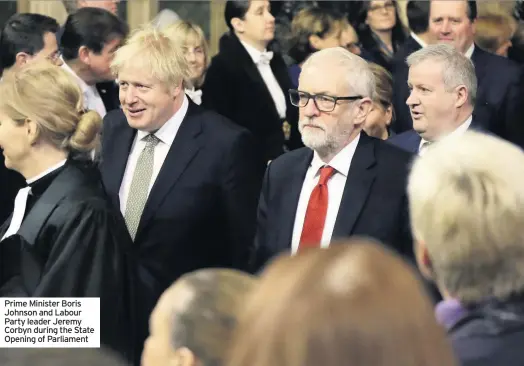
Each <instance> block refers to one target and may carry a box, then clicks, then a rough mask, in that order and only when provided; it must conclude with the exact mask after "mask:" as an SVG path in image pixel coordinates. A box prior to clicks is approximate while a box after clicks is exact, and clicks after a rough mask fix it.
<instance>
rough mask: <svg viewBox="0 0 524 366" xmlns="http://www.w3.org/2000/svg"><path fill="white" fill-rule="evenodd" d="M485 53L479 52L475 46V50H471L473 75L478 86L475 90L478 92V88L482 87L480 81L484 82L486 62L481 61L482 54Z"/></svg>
mask: <svg viewBox="0 0 524 366" xmlns="http://www.w3.org/2000/svg"><path fill="white" fill-rule="evenodd" d="M484 52H485V51H483V50H481V49H480V48H479V46H477V45H475V49H474V50H473V54H472V55H471V61H472V62H473V64H474V65H475V74H476V76H477V81H478V86H477V89H478V90H480V89H481V88H480V86H481V85H482V81H483V80H484V74H485V73H486V68H485V66H486V62H484V60H483V58H484V57H483V56H484V55H483V53H484Z"/></svg>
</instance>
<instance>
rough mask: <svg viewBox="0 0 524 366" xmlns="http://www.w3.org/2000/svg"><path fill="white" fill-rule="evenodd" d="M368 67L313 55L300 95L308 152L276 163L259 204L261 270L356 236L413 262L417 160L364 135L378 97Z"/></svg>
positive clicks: (294, 97) (352, 58) (337, 52)
mask: <svg viewBox="0 0 524 366" xmlns="http://www.w3.org/2000/svg"><path fill="white" fill-rule="evenodd" d="M374 85H375V82H374V78H373V74H372V72H371V70H370V68H369V67H368V65H367V63H366V61H364V60H363V59H362V58H360V57H359V56H357V55H354V54H352V53H351V52H349V51H347V50H345V49H343V48H330V49H324V50H322V51H319V52H316V53H315V54H313V55H312V56H311V57H310V58H309V59H308V60H307V61H306V62H305V63H304V65H303V67H302V72H301V74H300V79H299V88H298V90H290V92H289V93H290V98H291V102H292V104H293V105H294V106H296V107H298V108H299V116H300V123H299V130H300V133H301V135H302V141H303V142H304V145H305V146H306V147H305V148H302V149H298V150H295V151H292V152H290V153H287V154H284V155H282V156H280V157H279V158H277V159H275V160H273V161H272V162H271V163H270V164H269V166H268V168H267V171H266V175H265V178H264V184H263V188H262V194H261V197H260V202H259V208H258V210H259V212H258V230H257V238H256V253H255V262H254V267H255V268H254V270H258V269H260V268H261V267H263V266H264V265H265V264H266V263H267V261H268V260H270V259H271V258H272V257H273V256H275V255H277V254H280V253H281V252H289V253H290V254H295V253H297V252H299V251H302V250H304V249H307V248H311V247H323V248H324V247H328V246H329V245H330V243H331V242H333V241H335V240H338V239H342V238H345V237H349V236H353V235H363V236H368V237H372V238H375V239H377V240H380V241H382V242H383V243H384V244H386V245H388V246H390V247H392V248H393V249H395V250H396V251H397V252H399V253H400V254H402V255H404V256H405V257H407V258H409V259H411V258H412V257H413V254H412V238H411V234H410V229H409V218H408V211H407V210H408V209H407V199H406V181H407V175H408V165H409V162H410V160H411V158H412V156H411V154H409V153H406V152H404V151H401V150H400V149H398V148H396V147H394V146H391V145H389V144H387V143H385V142H383V141H381V140H378V139H375V138H371V137H369V136H367V135H366V134H365V132H363V125H364V121H365V120H366V116H367V115H368V113H369V112H370V110H371V108H372V105H373V103H372V99H373V98H372V97H373V94H374V93H375V90H374V89H375V87H374Z"/></svg>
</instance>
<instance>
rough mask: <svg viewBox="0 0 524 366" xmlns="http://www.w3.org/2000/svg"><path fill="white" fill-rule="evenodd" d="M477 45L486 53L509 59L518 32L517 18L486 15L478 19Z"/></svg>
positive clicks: (505, 15) (502, 15)
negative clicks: (512, 41) (509, 52)
mask: <svg viewBox="0 0 524 366" xmlns="http://www.w3.org/2000/svg"><path fill="white" fill-rule="evenodd" d="M476 23H477V24H476V31H475V43H476V44H478V46H479V47H480V48H482V49H483V50H484V51H488V52H491V53H493V54H495V55H499V56H503V57H508V50H509V48H510V47H511V46H512V44H511V39H512V38H513V36H514V35H515V32H516V30H517V22H516V21H515V18H513V17H512V16H510V15H507V14H503V13H501V14H494V13H490V14H484V15H481V16H479V17H478V18H477V21H476Z"/></svg>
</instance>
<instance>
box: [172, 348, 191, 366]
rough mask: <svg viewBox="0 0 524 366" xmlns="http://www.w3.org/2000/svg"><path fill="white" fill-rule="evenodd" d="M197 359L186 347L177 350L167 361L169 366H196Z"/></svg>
mask: <svg viewBox="0 0 524 366" xmlns="http://www.w3.org/2000/svg"><path fill="white" fill-rule="evenodd" d="M196 365H197V358H196V356H195V354H194V353H193V352H191V350H190V349H189V348H187V347H181V348H178V349H177V350H176V351H175V352H174V353H173V354H172V357H171V359H170V360H169V366H196Z"/></svg>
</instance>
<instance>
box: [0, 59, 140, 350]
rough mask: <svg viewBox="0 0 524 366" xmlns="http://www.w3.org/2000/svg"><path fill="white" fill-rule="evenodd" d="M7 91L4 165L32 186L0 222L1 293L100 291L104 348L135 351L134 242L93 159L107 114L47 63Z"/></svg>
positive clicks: (1, 113)
mask: <svg viewBox="0 0 524 366" xmlns="http://www.w3.org/2000/svg"><path fill="white" fill-rule="evenodd" d="M0 95H2V98H1V99H0V147H1V148H2V149H3V154H4V156H5V166H6V167H7V168H9V169H12V170H15V171H17V172H19V173H20V174H21V175H22V176H23V177H24V178H25V179H26V182H27V186H26V187H24V188H22V189H21V190H20V191H19V192H18V195H17V197H16V199H15V207H14V212H13V214H12V215H11V217H10V218H8V219H7V221H6V222H5V224H4V225H3V226H2V227H1V228H0V297H99V298H100V325H101V331H100V332H101V333H100V341H101V344H103V345H105V346H109V347H111V348H113V349H115V350H117V351H119V352H120V353H121V354H123V355H124V356H128V355H129V354H128V351H129V347H130V344H129V342H128V339H129V338H128V337H129V334H130V326H131V324H130V322H131V319H130V314H129V312H128V309H129V308H128V306H129V301H128V300H127V299H126V298H125V296H126V280H127V278H126V274H125V268H126V266H125V253H126V251H127V250H128V249H129V247H128V245H127V244H128V243H129V242H130V239H129V234H128V233H127V229H126V226H125V223H124V221H123V218H122V217H121V215H120V213H119V212H118V211H116V210H115V209H113V208H112V205H111V204H110V202H109V200H108V198H107V197H106V194H105V191H104V188H103V186H102V183H101V180H100V176H99V172H98V169H97V167H96V166H94V164H93V163H92V161H91V152H92V151H93V150H94V149H96V148H97V146H98V144H99V140H100V130H101V127H102V120H101V118H100V116H99V115H98V113H96V112H94V111H88V112H86V111H85V110H84V109H83V95H82V92H81V90H80V88H79V87H78V85H77V83H76V81H75V80H73V79H72V76H70V75H69V74H68V73H67V72H66V71H64V70H63V69H61V68H60V67H56V66H55V65H52V64H50V63H49V62H43V63H35V64H34V65H30V66H27V67H26V68H24V69H22V70H20V71H18V72H16V73H13V74H12V75H9V77H5V78H4V79H3V80H2V82H1V83H0Z"/></svg>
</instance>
